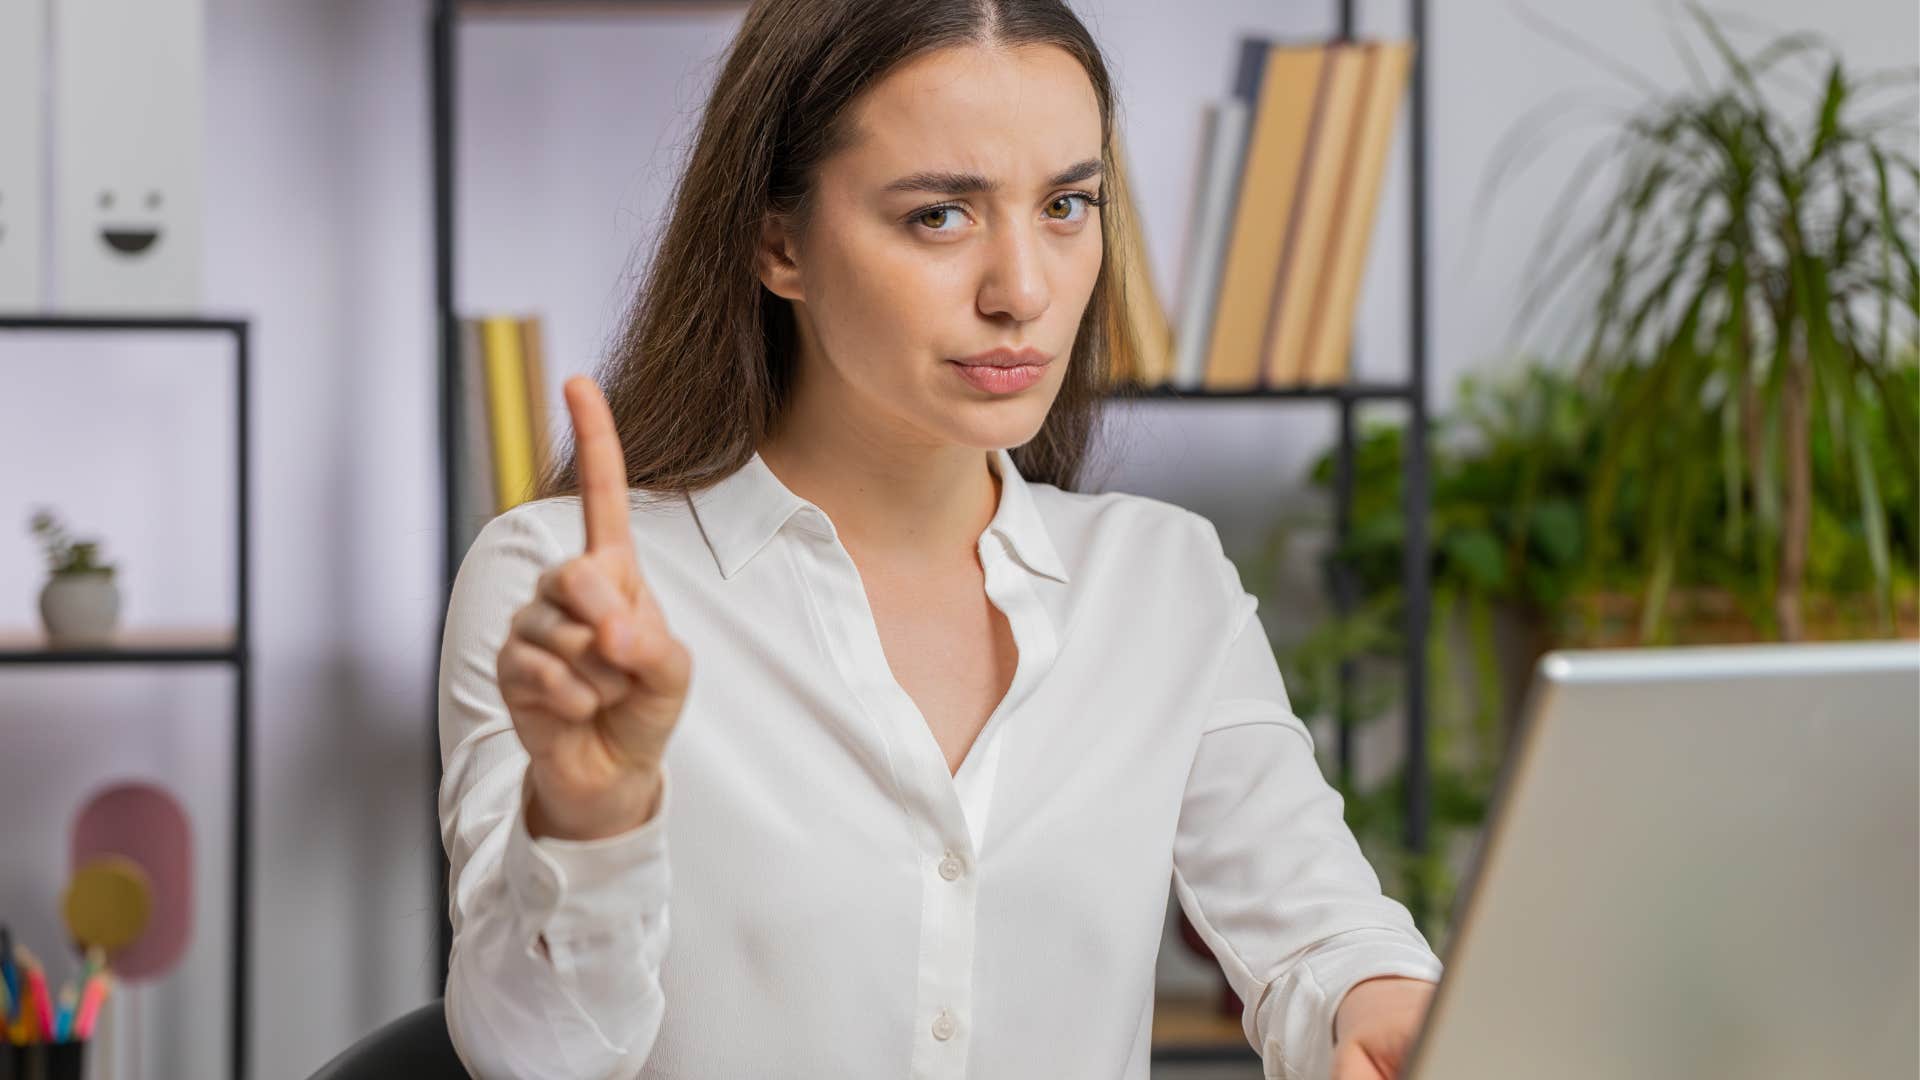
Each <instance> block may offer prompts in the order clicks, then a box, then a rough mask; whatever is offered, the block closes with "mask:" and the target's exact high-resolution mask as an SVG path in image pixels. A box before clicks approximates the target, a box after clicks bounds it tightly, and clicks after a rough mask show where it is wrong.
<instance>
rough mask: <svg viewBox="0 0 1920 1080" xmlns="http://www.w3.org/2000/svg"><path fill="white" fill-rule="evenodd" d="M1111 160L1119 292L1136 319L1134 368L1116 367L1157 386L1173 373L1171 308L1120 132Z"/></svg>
mask: <svg viewBox="0 0 1920 1080" xmlns="http://www.w3.org/2000/svg"><path fill="white" fill-rule="evenodd" d="M1113 160H1114V170H1115V172H1116V174H1117V175H1115V176H1113V177H1110V178H1109V181H1110V182H1109V184H1108V185H1107V186H1108V188H1109V190H1110V191H1111V192H1112V193H1113V194H1114V195H1117V196H1118V198H1117V199H1116V200H1115V201H1116V203H1117V204H1118V206H1119V208H1120V209H1121V211H1122V220H1123V222H1124V226H1123V228H1122V230H1121V232H1122V234H1123V235H1121V236H1120V237H1119V238H1118V242H1119V244H1120V245H1121V250H1120V252H1119V258H1118V259H1117V260H1116V261H1117V264H1118V265H1117V268H1118V270H1119V272H1120V273H1121V275H1122V277H1121V293H1122V296H1123V297H1124V298H1125V303H1126V305H1127V315H1128V317H1129V319H1130V320H1131V322H1132V325H1131V327H1130V328H1129V329H1130V332H1131V333H1132V334H1133V340H1134V346H1135V348H1136V350H1137V352H1136V354H1135V360H1136V367H1135V368H1134V370H1132V371H1125V372H1115V373H1114V377H1115V378H1116V379H1118V380H1120V381H1129V382H1137V383H1140V384H1141V385H1144V386H1157V385H1159V384H1160V383H1163V382H1166V381H1167V379H1168V378H1169V377H1170V376H1171V375H1172V374H1173V328H1172V326H1171V325H1170V324H1169V323H1168V322H1167V311H1166V308H1165V307H1164V306H1163V305H1162V304H1161V302H1160V294H1159V292H1158V291H1157V290H1155V289H1154V287H1153V272H1152V270H1151V268H1149V266H1148V265H1147V242H1146V229H1145V228H1144V227H1143V223H1142V222H1141V220H1140V209H1139V203H1138V202H1136V201H1135V200H1134V198H1133V190H1132V188H1133V184H1132V174H1131V170H1130V169H1129V168H1128V165H1127V160H1128V159H1127V152H1126V147H1125V145H1124V144H1123V142H1122V140H1121V138H1120V133H1119V132H1118V131H1115V132H1114V135H1113ZM1103 194H1105V193H1104V192H1103Z"/></svg>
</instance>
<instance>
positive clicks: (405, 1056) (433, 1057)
mask: <svg viewBox="0 0 1920 1080" xmlns="http://www.w3.org/2000/svg"><path fill="white" fill-rule="evenodd" d="M399 1076H404V1077H406V1078H407V1080H470V1077H469V1076H468V1073H467V1069H466V1066H464V1065H462V1064H460V1056H459V1055H458V1054H456V1053H454V1051H453V1037H452V1036H450V1035H448V1034H447V1012H446V1001H445V1000H444V999H442V998H435V999H434V1000H432V1001H429V1002H427V1003H426V1004H425V1005H422V1006H420V1007H419V1008H417V1009H415V1010H413V1011H412V1012H410V1013H407V1014H406V1015H405V1016H402V1017H400V1018H399V1019H398V1020H392V1021H389V1022H387V1023H386V1024H385V1025H383V1026H381V1027H380V1028H378V1029H376V1030H375V1031H373V1033H371V1034H369V1035H368V1036H367V1037H366V1038H364V1039H361V1040H360V1041H359V1042H357V1043H354V1044H353V1045H352V1046H349V1047H347V1048H346V1049H345V1050H344V1051H342V1052H341V1053H340V1055H339V1056H338V1057H336V1058H334V1059H333V1060H332V1061H329V1062H327V1063H326V1064H325V1065H322V1066H321V1067H320V1071H319V1072H317V1073H314V1074H313V1076H312V1077H311V1078H310V1080H391V1078H393V1077H399Z"/></svg>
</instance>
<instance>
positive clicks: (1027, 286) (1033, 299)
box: [979, 228, 1049, 322]
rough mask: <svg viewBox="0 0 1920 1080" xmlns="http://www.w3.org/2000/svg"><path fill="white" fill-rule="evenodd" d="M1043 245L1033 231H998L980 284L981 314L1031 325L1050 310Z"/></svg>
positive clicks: (1012, 229)
mask: <svg viewBox="0 0 1920 1080" xmlns="http://www.w3.org/2000/svg"><path fill="white" fill-rule="evenodd" d="M1041 243H1042V240H1041V238H1040V237H1039V236H1037V235H1035V233H1034V231H1033V230H1028V229H1019V228H1008V229H1002V230H1000V231H999V235H998V236H997V237H995V238H994V240H993V248H992V251H991V253H990V254H989V256H988V258H989V260H990V261H989V262H988V265H987V268H986V274H985V278H984V280H983V281H982V282H981V284H980V300H979V306H980V313H981V314H983V315H986V316H989V317H991V318H1001V317H1005V318H1010V319H1013V320H1014V321H1016V322H1031V321H1033V320H1034V319H1037V318H1039V317H1040V315H1041V313H1043V312H1045V311H1046V310H1047V304H1048V303H1049V295H1048V292H1049V291H1048V288H1047V274H1046V266H1045V264H1044V262H1043V259H1044V252H1043V251H1042V249H1041Z"/></svg>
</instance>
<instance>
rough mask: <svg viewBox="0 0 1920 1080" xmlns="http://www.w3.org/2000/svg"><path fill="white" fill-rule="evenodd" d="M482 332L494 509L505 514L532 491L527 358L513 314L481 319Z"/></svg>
mask: <svg viewBox="0 0 1920 1080" xmlns="http://www.w3.org/2000/svg"><path fill="white" fill-rule="evenodd" d="M480 334H481V340H482V343H483V349H482V352H483V353H484V356H485V364H484V366H485V368H486V385H487V417H488V419H489V421H490V425H489V428H490V430H491V432H492V435H493V442H492V449H493V480H494V508H495V511H496V512H504V511H506V510H510V509H512V508H513V507H515V506H518V505H520V504H521V503H523V502H525V501H526V500H527V497H528V496H529V495H530V494H531V493H532V490H533V480H534V476H533V421H532V417H531V415H530V410H529V408H528V402H527V381H526V380H527V376H526V363H525V355H524V353H523V352H522V349H521V341H522V339H521V336H520V323H519V321H518V320H517V319H514V318H513V317H512V316H507V315H488V316H484V317H483V318H482V319H481V320H480Z"/></svg>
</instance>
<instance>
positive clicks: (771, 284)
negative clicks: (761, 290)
mask: <svg viewBox="0 0 1920 1080" xmlns="http://www.w3.org/2000/svg"><path fill="white" fill-rule="evenodd" d="M794 253H795V251H794V244H793V238H792V236H791V234H790V233H789V232H788V230H787V227H786V224H785V223H784V222H783V221H782V220H781V219H780V217H779V216H778V215H776V214H767V215H765V216H763V217H762V218H761V219H760V243H759V244H758V245H756V246H755V248H754V263H755V267H754V270H755V272H756V273H758V274H759V275H760V282H761V284H763V285H765V286H766V287H767V291H768V292H771V293H772V294H773V295H775V296H779V297H784V298H786V299H788V300H801V299H804V294H803V293H802V292H801V290H800V264H799V263H797V262H795V261H794Z"/></svg>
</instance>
